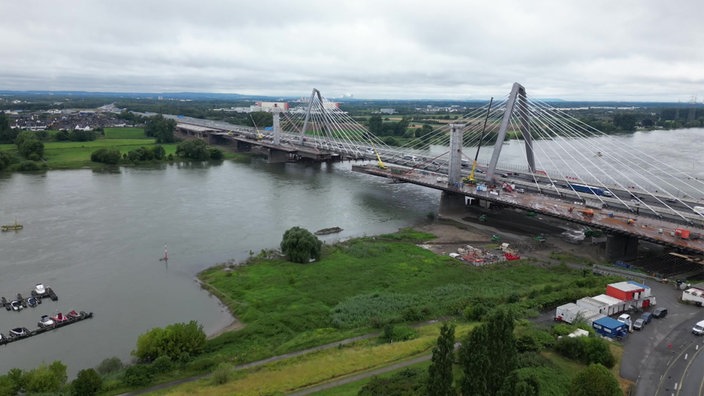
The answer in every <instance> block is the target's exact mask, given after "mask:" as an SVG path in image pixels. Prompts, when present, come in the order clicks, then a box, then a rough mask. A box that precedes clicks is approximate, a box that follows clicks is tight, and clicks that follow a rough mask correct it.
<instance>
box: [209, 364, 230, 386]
mask: <svg viewBox="0 0 704 396" xmlns="http://www.w3.org/2000/svg"><path fill="white" fill-rule="evenodd" d="M231 374H232V365H230V364H228V363H220V364H218V367H217V368H216V369H215V371H213V377H212V378H213V384H214V385H224V384H226V383H227V382H228V381H229V380H230V376H231Z"/></svg>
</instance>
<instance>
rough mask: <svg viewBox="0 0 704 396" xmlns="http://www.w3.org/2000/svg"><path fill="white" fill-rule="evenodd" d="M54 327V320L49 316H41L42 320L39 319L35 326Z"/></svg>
mask: <svg viewBox="0 0 704 396" xmlns="http://www.w3.org/2000/svg"><path fill="white" fill-rule="evenodd" d="M53 325H54V320H53V319H52V318H50V317H49V315H42V318H41V319H39V322H38V323H37V326H39V327H41V328H44V327H51V326H53Z"/></svg>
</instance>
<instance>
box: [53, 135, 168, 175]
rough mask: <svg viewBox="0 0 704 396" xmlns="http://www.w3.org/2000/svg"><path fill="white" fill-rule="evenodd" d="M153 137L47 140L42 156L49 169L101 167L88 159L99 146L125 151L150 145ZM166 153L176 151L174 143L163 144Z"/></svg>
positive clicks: (152, 142)
mask: <svg viewBox="0 0 704 396" xmlns="http://www.w3.org/2000/svg"><path fill="white" fill-rule="evenodd" d="M153 144H154V139H153V138H149V139H102V138H101V139H97V140H94V141H90V142H47V143H44V157H45V158H46V160H47V166H48V167H49V169H75V168H83V167H102V166H103V164H98V163H95V162H92V161H91V160H90V155H91V153H92V152H93V151H95V150H97V149H99V148H116V149H118V150H120V153H123V154H124V153H127V152H129V151H131V150H135V149H138V148H140V147H142V146H151V145H153ZM162 146H163V147H164V149H165V150H166V155H169V154H170V153H175V152H176V144H175V143H171V144H163V145H162Z"/></svg>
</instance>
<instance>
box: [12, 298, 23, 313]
mask: <svg viewBox="0 0 704 396" xmlns="http://www.w3.org/2000/svg"><path fill="white" fill-rule="evenodd" d="M22 308H23V307H22V301H19V300H12V301H10V309H11V310H13V311H21V310H22Z"/></svg>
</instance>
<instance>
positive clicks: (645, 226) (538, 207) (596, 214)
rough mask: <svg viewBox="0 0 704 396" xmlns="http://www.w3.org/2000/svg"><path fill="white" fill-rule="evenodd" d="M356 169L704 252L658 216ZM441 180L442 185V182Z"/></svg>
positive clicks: (408, 173)
mask: <svg viewBox="0 0 704 396" xmlns="http://www.w3.org/2000/svg"><path fill="white" fill-rule="evenodd" d="M352 170H354V171H356V172H361V173H366V174H369V175H375V176H381V177H386V178H389V179H393V180H395V181H402V182H407V183H412V184H417V185H421V186H425V187H430V188H433V189H436V190H442V191H447V192H452V193H456V194H461V195H464V196H465V197H472V198H479V199H482V200H485V201H489V202H493V203H495V204H501V205H504V206H511V207H515V208H520V209H524V210H528V211H533V212H536V213H540V214H543V215H546V216H551V217H556V218H560V219H564V220H567V221H570V222H573V223H577V224H582V225H585V226H588V227H590V228H596V229H601V230H604V231H608V232H610V233H616V234H621V235H628V236H633V237H637V238H639V239H642V240H646V241H650V242H653V243H657V244H660V245H666V246H670V247H673V248H677V249H682V250H684V251H689V252H693V253H697V254H702V253H704V239H682V238H680V237H678V236H676V235H674V232H675V230H676V229H678V228H683V226H682V225H680V224H677V223H674V222H671V221H666V220H662V219H657V218H655V217H650V216H639V215H636V214H634V213H630V212H626V211H619V210H615V209H593V208H586V207H584V206H582V205H581V204H579V203H575V202H569V201H565V200H562V199H558V198H554V197H550V196H546V195H542V194H533V193H529V192H525V193H519V192H515V191H514V192H506V191H503V190H501V189H500V188H495V189H493V190H490V191H477V189H476V187H474V186H470V185H464V184H461V185H459V186H452V185H448V184H447V183H446V182H444V180H446V179H444V178H445V177H446V175H443V174H439V173H433V172H427V171H419V170H414V169H407V168H388V169H380V168H379V167H377V166H374V165H354V166H352ZM438 180H440V182H438ZM582 210H591V211H592V212H593V215H592V216H585V215H584V214H583V213H582ZM629 220H630V221H629ZM685 228H687V229H688V230H690V231H691V232H692V233H693V234H704V230H703V229H700V228H694V227H685Z"/></svg>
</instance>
